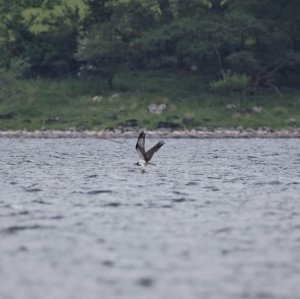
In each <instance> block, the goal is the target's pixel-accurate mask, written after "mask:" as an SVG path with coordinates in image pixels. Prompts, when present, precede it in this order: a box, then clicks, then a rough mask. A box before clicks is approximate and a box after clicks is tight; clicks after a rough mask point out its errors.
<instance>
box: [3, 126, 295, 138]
mask: <svg viewBox="0 0 300 299" xmlns="http://www.w3.org/2000/svg"><path fill="white" fill-rule="evenodd" d="M140 130H141V129H138V128H122V129H103V130H98V131H76V130H64V131H60V130H37V131H27V130H16V131H10V130H7V131H0V137H6V138H88V137H90V138H103V139H105V138H135V137H137V135H138V133H139V132H140ZM147 136H148V137H154V138H300V128H288V129H279V130H274V129H270V128H259V129H244V128H237V129H230V128H227V129H226V128H216V129H207V128H194V129H189V130H174V129H158V130H147Z"/></svg>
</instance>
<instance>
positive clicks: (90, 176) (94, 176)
mask: <svg viewBox="0 0 300 299" xmlns="http://www.w3.org/2000/svg"><path fill="white" fill-rule="evenodd" d="M97 176H98V175H97V174H91V175H88V176H86V177H84V178H85V179H93V178H96V177H97Z"/></svg>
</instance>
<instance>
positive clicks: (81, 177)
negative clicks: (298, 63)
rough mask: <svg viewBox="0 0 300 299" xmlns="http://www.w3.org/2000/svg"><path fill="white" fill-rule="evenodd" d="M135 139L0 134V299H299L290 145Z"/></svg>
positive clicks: (295, 158) (296, 177)
mask: <svg viewBox="0 0 300 299" xmlns="http://www.w3.org/2000/svg"><path fill="white" fill-rule="evenodd" d="M155 141H156V140H147V141H146V143H148V144H152V143H154V142H155ZM135 142H136V140H133V139H118V140H115V141H112V140H101V139H0V149H1V152H0V153H1V155H0V238H1V239H0V298H1V299H40V298H43V299H48V298H49V299H50V298H51V299H53V298H55V299H62V298H63V299H65V298H72V299H77V298H78V299H82V298H87V299H90V298H91V299H94V298H103V299H110V298H126V299H127V298H128V299H129V298H130V299H135V298H139V299H140V298H147V299H148V298H149V299H168V298H172V299H182V298H184V299H189V298H205V299H209V298H222V299H227V298H228V299H235V298H236V299H238V298H239V299H240V298H272V299H273V298H289V299H290V298H292V299H293V298H299V297H300V283H299V282H300V140H299V139H298V140H297V139H277V140H272V139H264V140H256V139H251V140H247V139H246V140H242V139H240V140H233V139H223V140H221V139H207V140H196V139H178V140H176V139H168V140H167V141H166V144H165V145H164V146H163V147H162V149H161V150H160V151H159V152H158V153H157V155H156V156H154V160H153V162H155V163H156V166H148V168H147V173H145V174H144V175H142V174H141V173H140V171H139V169H138V168H137V167H136V166H135V165H134V162H135V161H136V159H137V156H136V153H135V150H134V146H135Z"/></svg>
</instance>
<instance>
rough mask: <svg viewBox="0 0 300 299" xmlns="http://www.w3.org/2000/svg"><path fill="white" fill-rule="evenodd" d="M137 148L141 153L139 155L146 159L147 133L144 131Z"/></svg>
mask: <svg viewBox="0 0 300 299" xmlns="http://www.w3.org/2000/svg"><path fill="white" fill-rule="evenodd" d="M135 149H136V151H137V153H138V155H139V157H140V158H141V159H143V160H145V161H146V152H145V133H144V131H142V132H141V133H140V135H139V138H138V140H137V143H136V146H135Z"/></svg>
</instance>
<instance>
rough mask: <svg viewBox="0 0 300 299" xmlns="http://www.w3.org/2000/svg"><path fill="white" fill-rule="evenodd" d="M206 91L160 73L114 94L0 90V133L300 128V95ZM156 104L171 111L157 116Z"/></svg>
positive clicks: (17, 87)
mask: <svg viewBox="0 0 300 299" xmlns="http://www.w3.org/2000/svg"><path fill="white" fill-rule="evenodd" d="M207 86H208V84H207V83H206V82H205V79H204V78H201V77H199V76H197V75H190V74H186V75H183V74H181V75H177V74H166V73H161V72H151V73H149V72H148V73H136V72H131V73H123V74H120V75H118V76H117V77H116V79H115V87H116V88H115V91H114V92H109V91H108V90H107V86H106V83H105V82H102V81H99V80H98V81H96V80H85V81H84V80H79V79H63V80H54V79H52V80H50V79H39V80H26V81H17V82H14V83H11V84H10V85H9V86H6V87H5V88H4V87H2V90H0V129H1V130H8V129H10V130H11V129H28V130H36V129H42V128H44V129H69V128H76V129H78V130H84V129H89V130H92V129H93V130H95V129H102V128H107V127H112V128H116V127H119V126H139V127H144V128H148V129H155V128H158V127H173V128H192V127H208V128H214V127H239V126H242V127H244V128H258V127H270V128H286V127H299V126H300V90H292V89H289V90H288V89H286V90H282V93H283V95H282V97H279V96H278V95H277V94H275V93H274V92H265V93H262V94H260V95H258V96H255V97H250V96H249V97H245V98H242V97H241V96H238V95H231V94H224V95H219V94H214V93H212V92H210V91H209V88H208V87H207ZM151 104H165V107H166V109H165V110H164V111H163V112H162V113H161V114H155V113H152V112H150V111H149V110H148V108H147V107H148V106H149V105H151Z"/></svg>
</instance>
